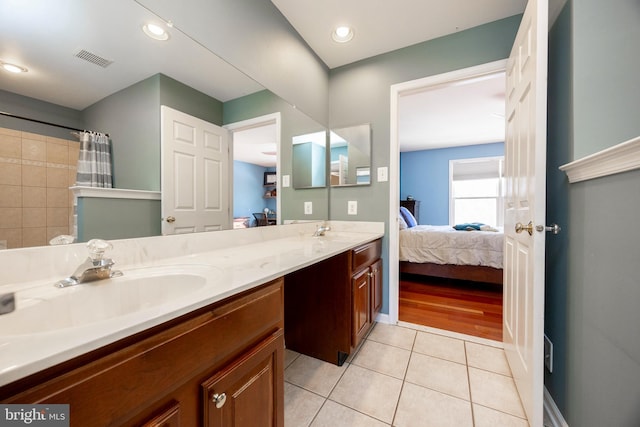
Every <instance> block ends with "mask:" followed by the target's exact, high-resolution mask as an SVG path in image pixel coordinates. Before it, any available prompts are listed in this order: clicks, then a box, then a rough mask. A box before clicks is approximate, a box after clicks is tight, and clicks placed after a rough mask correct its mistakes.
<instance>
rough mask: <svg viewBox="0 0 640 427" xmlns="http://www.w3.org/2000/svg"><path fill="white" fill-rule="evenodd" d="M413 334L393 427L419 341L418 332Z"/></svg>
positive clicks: (393, 418) (394, 412) (392, 420)
mask: <svg viewBox="0 0 640 427" xmlns="http://www.w3.org/2000/svg"><path fill="white" fill-rule="evenodd" d="M413 333H414V335H413V342H412V343H411V350H410V353H409V360H408V361H407V368H406V369H405V370H404V375H403V377H402V385H401V386H400V393H398V401H397V402H396V409H395V410H394V411H393V417H392V418H391V425H392V426H393V423H394V422H395V420H396V417H397V416H398V407H399V406H400V398H401V397H402V392H403V391H404V385H405V383H406V382H407V373H409V365H410V364H411V358H412V357H413V349H414V348H415V346H416V340H417V339H418V331H416V330H414V331H413Z"/></svg>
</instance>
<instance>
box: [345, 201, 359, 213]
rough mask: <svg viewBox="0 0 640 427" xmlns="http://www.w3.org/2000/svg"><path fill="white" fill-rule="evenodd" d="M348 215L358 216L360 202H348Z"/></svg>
mask: <svg viewBox="0 0 640 427" xmlns="http://www.w3.org/2000/svg"><path fill="white" fill-rule="evenodd" d="M347 215H358V201H357V200H349V201H348V202H347Z"/></svg>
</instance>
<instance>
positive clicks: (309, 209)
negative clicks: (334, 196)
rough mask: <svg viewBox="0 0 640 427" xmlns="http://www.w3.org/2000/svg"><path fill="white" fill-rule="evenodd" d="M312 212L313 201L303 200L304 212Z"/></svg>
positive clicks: (306, 213) (307, 213) (308, 213)
mask: <svg viewBox="0 0 640 427" xmlns="http://www.w3.org/2000/svg"><path fill="white" fill-rule="evenodd" d="M312 213H313V202H304V214H305V215H311V214H312Z"/></svg>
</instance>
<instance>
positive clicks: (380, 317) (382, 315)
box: [376, 313, 391, 324]
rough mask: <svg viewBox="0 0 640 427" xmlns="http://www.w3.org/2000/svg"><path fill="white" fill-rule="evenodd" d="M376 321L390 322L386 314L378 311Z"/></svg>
mask: <svg viewBox="0 0 640 427" xmlns="http://www.w3.org/2000/svg"><path fill="white" fill-rule="evenodd" d="M376 322H379V323H387V324H390V323H391V318H390V317H389V315H388V314H385V313H378V316H377V317H376Z"/></svg>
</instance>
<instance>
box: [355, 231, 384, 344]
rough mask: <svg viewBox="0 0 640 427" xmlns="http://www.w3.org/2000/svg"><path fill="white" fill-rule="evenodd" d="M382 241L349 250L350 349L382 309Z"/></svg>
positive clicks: (358, 342)
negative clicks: (350, 264) (351, 300)
mask: <svg viewBox="0 0 640 427" xmlns="http://www.w3.org/2000/svg"><path fill="white" fill-rule="evenodd" d="M381 251H382V242H381V240H376V241H373V242H370V243H367V244H365V245H362V246H360V247H358V248H355V249H353V250H352V276H351V285H352V294H353V303H352V314H353V324H352V326H353V329H352V345H353V347H356V346H358V344H360V342H361V341H362V339H363V338H364V337H365V336H366V335H367V333H368V332H369V329H370V328H371V326H372V325H373V322H374V321H375V318H376V316H377V315H378V313H379V312H380V308H381V307H382V260H381V259H380V254H381Z"/></svg>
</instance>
